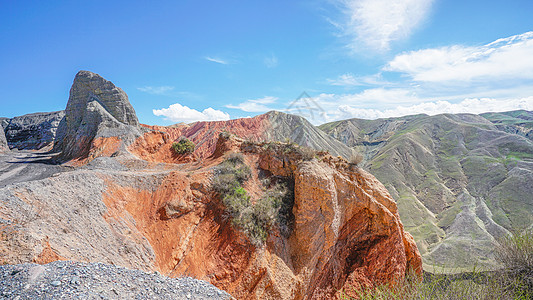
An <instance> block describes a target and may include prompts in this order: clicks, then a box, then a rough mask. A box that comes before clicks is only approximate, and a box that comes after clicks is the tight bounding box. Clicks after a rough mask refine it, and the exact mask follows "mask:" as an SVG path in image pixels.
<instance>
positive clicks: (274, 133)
mask: <svg viewBox="0 0 533 300" xmlns="http://www.w3.org/2000/svg"><path fill="white" fill-rule="evenodd" d="M144 126H145V127H146V128H148V129H150V130H151V131H150V132H148V133H145V136H144V138H143V139H139V140H137V141H136V143H135V144H133V145H131V147H130V148H129V150H130V151H131V152H132V153H134V154H135V155H137V156H138V157H140V158H142V159H144V160H148V161H153V162H177V161H178V160H179V159H181V158H180V157H177V156H176V155H174V154H173V152H172V150H171V145H172V143H173V142H175V141H176V140H177V139H179V138H180V137H186V138H188V139H190V140H191V141H192V142H194V143H195V145H196V149H195V151H194V154H195V156H196V157H197V158H205V157H208V156H210V155H211V154H213V152H214V151H215V147H216V143H217V139H218V135H219V134H220V133H221V132H228V133H232V134H235V135H237V136H239V137H242V138H245V139H247V140H250V141H255V142H262V141H266V142H269V141H283V142H286V141H290V142H291V143H296V144H299V145H302V146H306V147H309V148H312V149H315V150H318V151H328V152H329V153H331V154H332V155H334V156H343V157H345V158H349V157H350V154H351V149H350V148H349V147H347V146H346V145H344V144H343V143H341V142H339V141H337V140H335V139H334V138H331V137H330V136H328V135H327V134H325V133H324V132H322V131H321V130H319V129H317V128H316V127H315V126H313V125H312V124H311V123H309V121H307V120H305V119H304V118H302V117H300V116H296V115H291V114H286V113H282V112H277V111H271V112H268V113H266V114H262V115H259V116H256V117H253V118H242V119H235V120H229V121H215V122H195V123H192V124H181V125H175V126H172V127H164V126H148V125H144Z"/></svg>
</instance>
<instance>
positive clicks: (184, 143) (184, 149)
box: [172, 138, 196, 154]
mask: <svg viewBox="0 0 533 300" xmlns="http://www.w3.org/2000/svg"><path fill="white" fill-rule="evenodd" d="M195 147H196V145H194V143H193V142H191V141H190V140H189V139H187V138H183V139H181V140H180V141H179V142H176V143H173V144H172V149H174V151H176V153H178V154H189V153H192V152H193V151H194V148H195Z"/></svg>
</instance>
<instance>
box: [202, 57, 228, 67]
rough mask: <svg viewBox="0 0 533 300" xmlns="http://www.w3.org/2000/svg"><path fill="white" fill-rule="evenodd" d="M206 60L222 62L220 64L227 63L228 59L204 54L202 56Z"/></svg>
mask: <svg viewBox="0 0 533 300" xmlns="http://www.w3.org/2000/svg"><path fill="white" fill-rule="evenodd" d="M204 58H205V59H206V60H208V61H212V62H215V63H217V64H222V65H227V64H229V61H228V60H225V59H222V58H218V57H211V56H206V57H204Z"/></svg>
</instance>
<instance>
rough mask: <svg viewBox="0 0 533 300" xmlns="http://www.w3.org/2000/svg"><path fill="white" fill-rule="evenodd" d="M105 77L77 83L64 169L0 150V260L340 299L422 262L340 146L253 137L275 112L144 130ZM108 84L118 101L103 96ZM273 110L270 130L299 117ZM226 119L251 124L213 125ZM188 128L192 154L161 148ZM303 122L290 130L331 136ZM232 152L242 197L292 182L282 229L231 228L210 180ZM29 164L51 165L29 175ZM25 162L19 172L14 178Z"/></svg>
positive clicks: (390, 204) (62, 130) (62, 139)
mask: <svg viewBox="0 0 533 300" xmlns="http://www.w3.org/2000/svg"><path fill="white" fill-rule="evenodd" d="M92 80H95V81H96V83H91V82H92ZM102 80H103V79H101V77H99V76H98V75H96V74H93V73H90V74H89V73H87V72H80V73H78V75H77V76H76V79H75V80H74V84H73V88H72V89H71V94H70V98H69V104H68V105H67V110H66V114H65V118H64V119H63V121H62V124H61V125H60V127H59V128H58V133H57V139H58V142H57V143H56V145H55V147H54V149H56V150H63V152H62V153H61V154H60V158H62V159H63V161H65V160H68V161H66V162H65V163H64V164H63V166H62V167H61V169H50V168H49V167H48V166H50V162H51V161H52V160H51V159H50V158H49V157H46V156H44V154H43V153H38V152H30V151H28V152H24V151H23V152H20V153H16V154H17V155H15V154H13V155H12V156H4V157H7V159H6V160H0V168H2V169H4V170H8V171H7V172H6V173H5V174H3V175H2V176H0V233H1V234H0V264H17V263H27V262H36V263H43V264H44V263H48V262H51V261H56V260H74V261H81V262H97V261H100V262H104V263H108V264H114V265H119V266H123V267H128V268H136V269H141V270H144V271H148V272H153V271H158V272H160V273H161V274H163V275H168V276H171V277H181V276H192V277H194V278H197V279H202V280H206V281H208V282H210V283H212V284H214V285H215V286H217V287H218V288H221V289H223V290H225V291H227V292H229V293H230V294H232V295H233V296H234V297H236V298H238V299H328V298H337V297H339V296H340V293H341V292H343V293H346V294H348V295H354V294H353V293H354V291H355V290H357V289H359V288H361V287H372V286H374V285H377V284H381V283H392V282H396V281H397V280H401V279H402V278H403V277H404V276H405V275H406V274H407V272H408V271H409V270H415V271H417V272H421V259H420V254H419V253H418V250H417V247H416V244H415V243H414V240H413V238H412V237H411V235H409V234H408V233H406V232H405V231H404V230H403V225H402V224H401V222H400V219H399V215H398V210H397V207H396V203H395V202H394V201H393V199H392V197H391V196H390V195H389V194H388V192H387V190H386V189H385V188H384V186H383V185H382V184H381V183H379V182H378V181H377V180H376V179H375V178H374V177H373V176H372V175H370V174H369V173H367V172H365V171H363V170H361V169H359V168H357V167H355V166H354V165H351V164H349V163H348V162H347V161H346V160H345V159H343V158H342V157H334V156H332V155H330V154H328V153H327V152H324V151H323V152H316V151H313V150H307V149H304V148H302V147H300V146H297V145H295V144H294V143H280V142H263V141H261V140H260V139H259V138H263V134H264V132H265V131H266V132H268V130H265V131H261V130H256V129H261V128H262V129H264V128H265V126H266V128H272V127H273V125H272V124H271V123H270V120H269V119H271V118H272V114H273V113H270V114H266V115H262V116H259V117H258V118H255V119H252V120H247V119H240V120H232V121H230V122H226V123H221V122H198V123H195V124H190V125H188V126H185V127H181V128H178V130H179V131H178V130H175V131H173V130H169V129H168V128H155V127H152V130H151V131H150V132H146V133H144V134H141V130H140V129H139V128H138V127H137V126H136V125H135V122H133V123H132V124H129V123H126V122H129V121H128V120H130V121H131V118H128V117H126V116H127V115H128V114H132V113H134V112H133V111H132V110H128V109H127V105H124V103H125V102H123V100H124V97H121V96H120V91H119V92H117V90H116V89H115V87H114V85H112V84H108V83H106V82H104V81H102ZM84 82H89V83H90V84H82V83H84ZM88 86H89V87H88ZM102 88H105V89H103V90H102ZM109 89H110V90H112V91H109ZM113 91H114V92H113ZM95 95H102V96H100V98H98V97H97V96H95ZM107 95H112V97H111V96H110V98H113V99H114V100H109V101H107V100H106V101H104V100H105V99H107V98H106V97H107ZM113 95H114V96H113ZM117 95H118V96H117ZM85 96H87V101H86V102H84V100H83V99H85ZM115 96H117V97H115ZM101 98H103V99H104V100H102V99H101ZM117 99H119V100H120V99H121V100H120V101H119V100H117ZM113 101H114V102H113ZM113 103H115V104H117V105H118V106H120V107H122V108H124V107H125V108H126V109H123V110H120V109H118V110H117V109H115V108H113V107H112V106H113V105H114V104H113ZM104 104H105V105H104ZM128 104H129V103H128ZM74 107H78V108H79V110H77V109H74ZM69 108H70V109H69ZM117 111H118V112H117ZM121 111H122V112H126V113H125V114H123V113H120V112H121ZM274 115H275V114H274ZM116 116H118V117H116ZM276 118H278V119H280V120H283V121H277V122H278V123H283V124H284V125H282V127H277V128H289V127H291V126H295V123H291V122H292V121H291V122H289V121H290V120H294V118H293V117H291V116H290V115H281V116H276ZM119 119H120V120H119ZM287 119H289V121H287ZM76 120H81V121H80V122H79V124H77V125H76ZM265 120H266V121H265ZM231 122H233V123H231ZM296 122H301V121H298V120H297V121H296ZM302 124H303V125H304V126H306V125H305V123H302ZM76 126H77V127H76ZM178 127H179V126H178ZM145 128H146V127H145ZM232 128H233V129H232ZM159 129H165V130H166V132H163V131H162V130H159ZM224 129H230V130H233V131H236V132H238V133H239V132H240V133H244V134H243V135H245V134H249V135H248V138H247V139H246V140H245V139H241V138H238V137H236V136H234V135H232V134H229V133H227V132H226V133H222V134H220V132H221V131H223V130H224ZM144 130H145V131H148V129H144ZM286 130H288V129H286ZM184 132H186V133H187V132H188V133H189V135H187V136H189V137H190V138H191V139H193V140H194V139H196V141H197V142H198V141H200V142H202V141H203V143H198V147H197V149H196V150H195V152H194V153H193V154H192V155H175V154H174V153H173V151H172V150H171V149H170V146H169V145H171V143H172V142H173V141H175V140H176V138H178V137H179V136H181V135H182V134H183V133H184ZM299 132H301V133H302V134H298V135H296V136H295V137H298V136H300V137H311V138H320V139H322V140H325V141H327V140H329V139H331V138H329V137H324V135H323V134H319V133H316V132H315V131H314V130H311V129H306V128H303V129H301V131H299ZM253 134H256V135H257V136H256V137H257V138H258V141H254V139H253V138H250V137H254V136H253ZM128 144H130V146H129V147H128V146H127V145H128ZM309 145H310V146H312V144H309ZM316 145H317V143H315V146H316ZM167 146H168V147H167ZM320 147H321V146H320ZM343 147H344V146H343ZM343 147H340V148H339V149H343ZM346 148H347V147H346ZM128 150H129V151H131V153H130V152H128ZM235 152H237V153H242V155H243V157H244V161H245V163H246V164H247V165H248V166H249V167H250V169H251V170H252V171H251V172H252V176H251V179H250V180H249V183H247V185H246V186H245V189H247V191H249V193H250V194H251V195H255V196H258V195H260V194H261V193H263V191H262V190H261V189H260V188H258V187H259V186H261V182H263V180H264V179H266V178H283V180H286V181H288V182H292V183H293V184H292V185H291V186H293V192H294V193H293V194H294V201H293V204H291V205H292V209H291V211H292V214H293V215H294V222H293V224H294V226H293V227H292V229H291V230H290V232H288V233H282V232H281V231H280V229H279V228H277V227H274V228H271V229H270V230H269V233H268V237H267V239H266V243H265V244H264V246H260V247H259V246H256V244H253V243H252V242H251V241H250V240H249V238H248V237H247V236H246V235H245V234H243V232H241V231H240V230H239V229H238V228H236V227H235V226H233V225H232V222H231V220H230V219H228V217H227V214H226V213H225V207H224V205H223V203H222V201H221V199H220V197H219V196H218V195H217V194H216V193H215V192H214V191H213V189H212V188H211V184H212V182H211V178H212V177H213V170H214V167H215V166H217V165H219V164H220V163H221V162H222V161H223V160H224V159H225V158H226V157H227V156H228V155H230V154H231V153H235ZM136 155H137V157H136ZM39 158H41V159H39ZM147 158H150V159H147ZM13 160H19V161H20V163H21V164H20V165H19V164H12V163H10V162H11V161H13ZM4 162H5V163H6V165H4V164H3V163H4ZM73 162H74V163H73ZM26 165H31V166H32V167H31V169H32V170H39V169H43V170H44V169H46V170H47V171H46V172H41V173H39V172H26V171H27V170H26V169H27V168H26V167H25V166H26ZM45 165H46V166H47V167H46V168H45V167H44V166H45ZM22 173H27V175H28V177H25V178H26V179H25V180H15V179H16V178H20V176H19V175H20V174H22ZM39 174H41V175H42V176H41V175H39ZM2 183H5V184H2ZM2 186H3V187H2ZM66 203H68V205H65V204H66ZM60 284H62V283H60Z"/></svg>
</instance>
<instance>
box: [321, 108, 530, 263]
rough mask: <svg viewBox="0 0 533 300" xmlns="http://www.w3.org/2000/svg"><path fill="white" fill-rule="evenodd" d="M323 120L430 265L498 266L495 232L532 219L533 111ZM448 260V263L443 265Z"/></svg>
mask: <svg viewBox="0 0 533 300" xmlns="http://www.w3.org/2000/svg"><path fill="white" fill-rule="evenodd" d="M321 128H322V129H323V130H325V131H326V132H328V133H329V134H331V136H333V137H335V138H338V139H339V140H340V141H343V142H345V143H346V144H347V145H348V146H351V147H355V148H357V149H358V151H359V152H361V153H364V155H365V158H366V161H365V162H364V165H363V167H364V168H365V169H367V170H369V171H370V172H372V174H373V175H375V176H376V177H377V178H378V179H379V180H380V181H381V182H383V184H385V186H386V187H387V189H388V190H389V192H390V193H391V194H392V196H393V197H394V198H395V199H396V200H397V203H398V207H399V212H400V216H401V218H402V222H403V224H404V226H405V228H406V230H407V231H409V232H410V233H411V234H413V236H414V237H415V240H416V241H417V244H418V247H419V249H420V252H421V253H422V255H423V257H424V262H425V267H426V268H427V270H428V271H432V270H434V269H435V267H434V265H437V266H439V268H442V267H440V266H445V267H447V269H446V271H448V270H449V271H452V272H453V271H455V272H457V271H460V270H463V269H464V270H471V269H472V268H473V267H478V268H479V267H484V268H497V267H498V265H497V263H496V260H495V258H494V247H495V245H496V240H497V239H498V238H500V237H501V236H503V235H505V234H507V233H508V232H509V231H510V232H512V231H515V230H523V229H525V228H528V227H531V226H533V198H532V197H531V195H532V194H533V185H531V184H529V183H528V182H529V181H531V180H533V142H532V141H531V139H529V137H528V134H529V132H530V131H528V130H531V128H533V114H532V113H531V112H526V111H515V112H507V113H490V114H483V115H471V114H455V115H453V114H444V115H436V116H426V115H416V116H406V117H401V118H389V119H378V120H360V119H351V120H345V121H339V122H334V123H330V124H325V125H322V126H321ZM448 268H449V269H448Z"/></svg>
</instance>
